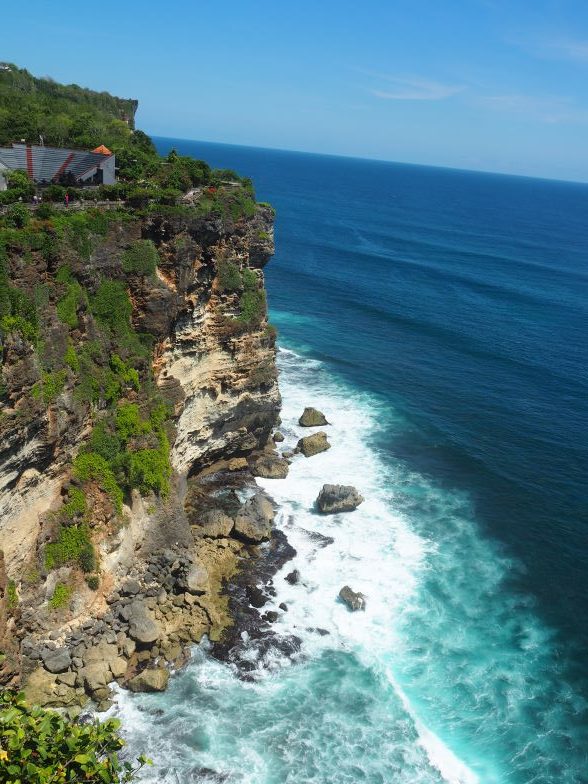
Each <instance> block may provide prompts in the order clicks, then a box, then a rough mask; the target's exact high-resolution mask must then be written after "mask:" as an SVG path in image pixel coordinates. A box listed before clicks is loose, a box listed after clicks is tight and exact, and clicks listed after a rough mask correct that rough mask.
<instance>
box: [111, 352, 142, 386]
mask: <svg viewBox="0 0 588 784" xmlns="http://www.w3.org/2000/svg"><path fill="white" fill-rule="evenodd" d="M110 367H111V368H112V370H113V371H114V372H115V373H116V374H117V375H118V376H119V378H120V379H121V380H122V381H124V383H125V384H128V385H130V386H131V387H132V388H133V389H134V390H135V391H136V392H138V391H139V371H138V370H135V368H134V367H131V366H130V364H129V363H128V362H123V360H122V359H121V358H120V357H119V356H118V354H113V355H112V357H111V358H110Z"/></svg>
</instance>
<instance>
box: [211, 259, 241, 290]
mask: <svg viewBox="0 0 588 784" xmlns="http://www.w3.org/2000/svg"><path fill="white" fill-rule="evenodd" d="M217 278H218V287H219V289H220V290H221V291H223V292H225V291H239V289H240V288H241V286H242V285H243V281H242V279H241V272H240V270H239V267H238V266H237V264H235V263H234V262H233V261H227V260H226V259H222V260H221V261H219V263H218V271H217Z"/></svg>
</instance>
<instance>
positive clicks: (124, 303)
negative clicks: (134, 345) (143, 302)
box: [91, 280, 133, 336]
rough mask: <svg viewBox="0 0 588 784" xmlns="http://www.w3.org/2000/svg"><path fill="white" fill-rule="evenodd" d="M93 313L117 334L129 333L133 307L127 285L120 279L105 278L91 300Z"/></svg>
mask: <svg viewBox="0 0 588 784" xmlns="http://www.w3.org/2000/svg"><path fill="white" fill-rule="evenodd" d="M91 308H92V312H93V314H94V315H95V316H96V318H97V319H98V321H100V322H102V323H103V324H105V325H106V326H108V327H109V328H110V329H111V330H112V332H113V333H114V334H115V335H117V336H121V335H125V334H128V332H129V330H130V328H131V327H130V320H131V313H132V312H133V307H132V305H131V300H130V299H129V295H128V293H127V289H126V286H125V285H124V283H121V281H119V280H103V281H102V283H100V285H99V286H98V290H97V291H96V294H95V296H94V297H92V300H91Z"/></svg>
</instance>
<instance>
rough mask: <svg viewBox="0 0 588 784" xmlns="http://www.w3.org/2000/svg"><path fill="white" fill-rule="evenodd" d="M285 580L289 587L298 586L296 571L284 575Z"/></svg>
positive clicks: (298, 573) (297, 573) (298, 577)
mask: <svg viewBox="0 0 588 784" xmlns="http://www.w3.org/2000/svg"><path fill="white" fill-rule="evenodd" d="M285 580H286V582H287V583H290V585H298V583H299V582H300V572H299V571H298V569H294V570H293V571H292V572H290V573H289V574H287V575H286V577H285Z"/></svg>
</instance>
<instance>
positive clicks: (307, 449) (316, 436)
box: [297, 430, 331, 457]
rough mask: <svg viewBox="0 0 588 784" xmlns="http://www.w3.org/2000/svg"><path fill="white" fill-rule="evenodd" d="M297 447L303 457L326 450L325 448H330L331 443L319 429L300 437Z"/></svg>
mask: <svg viewBox="0 0 588 784" xmlns="http://www.w3.org/2000/svg"><path fill="white" fill-rule="evenodd" d="M297 447H298V449H299V450H300V451H301V452H302V454H303V455H304V457H312V456H313V455H318V453H319V452H326V451H327V449H330V448H331V445H330V444H329V442H328V441H327V434H326V433H325V432H323V431H322V430H319V432H318V433H313V434H312V435H311V436H304V438H301V439H300V441H299V442H298V444H297Z"/></svg>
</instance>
